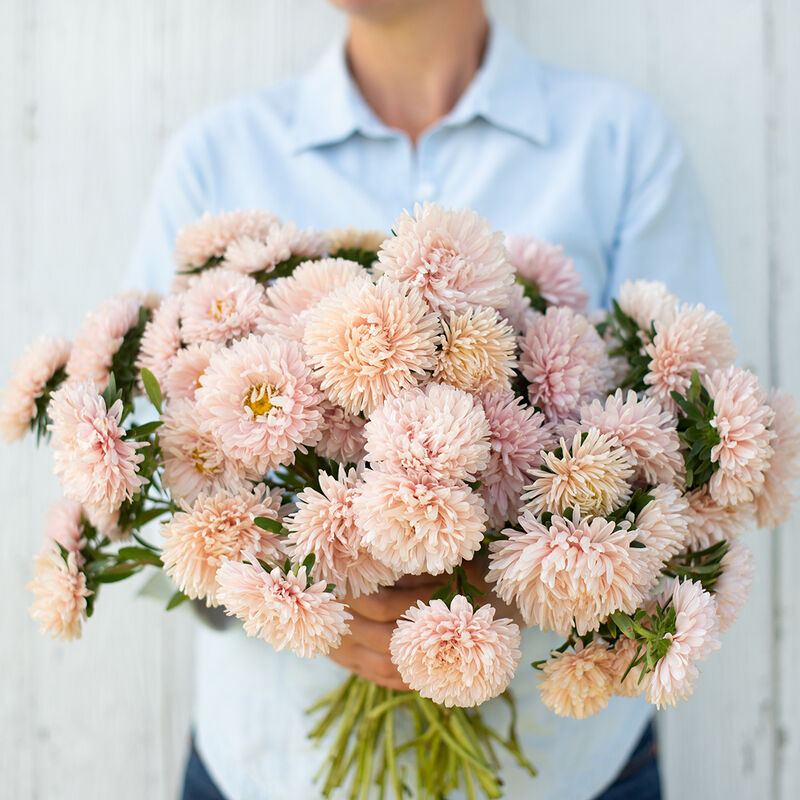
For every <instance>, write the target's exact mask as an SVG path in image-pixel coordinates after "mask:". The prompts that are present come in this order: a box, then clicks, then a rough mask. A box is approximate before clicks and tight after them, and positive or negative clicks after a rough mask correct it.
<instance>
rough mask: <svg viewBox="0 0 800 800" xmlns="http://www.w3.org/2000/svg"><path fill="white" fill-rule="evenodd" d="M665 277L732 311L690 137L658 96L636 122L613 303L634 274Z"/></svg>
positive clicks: (612, 261) (685, 293)
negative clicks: (688, 147)
mask: <svg viewBox="0 0 800 800" xmlns="http://www.w3.org/2000/svg"><path fill="white" fill-rule="evenodd" d="M636 278H646V279H648V280H660V281H663V282H664V283H666V284H667V287H668V288H669V289H670V290H671V291H672V292H674V293H675V294H677V295H678V297H680V299H681V300H683V301H686V302H693V303H696V302H702V303H705V304H706V306H707V307H709V308H710V309H713V310H714V311H717V312H718V313H720V314H721V315H722V316H723V317H725V318H726V319H730V315H729V313H728V305H727V300H726V297H725V291H724V287H723V283H722V279H721V276H720V272H719V267H718V263H717V256H716V252H715V248H714V244H713V240H712V236H711V230H710V226H709V222H708V219H707V215H706V210H705V207H704V205H703V201H702V197H701V194H700V190H699V187H698V185H697V180H696V176H695V174H694V172H693V170H692V167H691V164H690V163H689V160H688V158H687V155H686V151H685V149H684V147H683V144H682V142H681V141H680V139H679V138H678V136H677V134H676V133H675V131H674V130H673V129H672V126H671V125H670V124H669V122H668V121H667V120H666V119H665V117H664V115H663V114H662V113H661V112H660V111H659V110H658V108H656V107H655V106H654V105H653V104H652V103H651V102H650V101H645V102H642V103H640V106H639V108H638V110H637V113H636V114H635V117H634V120H633V126H632V129H631V142H630V147H629V156H628V176H627V182H626V187H625V194H624V199H623V202H622V207H621V211H620V215H619V219H618V223H617V227H616V231H615V235H614V239H613V242H612V246H611V249H610V253H609V278H608V282H607V284H606V289H605V292H604V297H603V305H604V306H606V307H607V306H608V303H609V301H610V298H611V297H614V296H615V295H616V293H617V291H618V289H619V287H620V285H621V284H622V283H623V282H624V281H626V280H628V279H632V280H633V279H636Z"/></svg>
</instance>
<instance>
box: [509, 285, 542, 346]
mask: <svg viewBox="0 0 800 800" xmlns="http://www.w3.org/2000/svg"><path fill="white" fill-rule="evenodd" d="M500 316H501V317H502V318H503V319H504V320H506V321H507V322H508V324H509V325H510V326H511V327H512V328H513V329H514V332H515V333H516V334H517V335H520V334H524V333H525V331H526V330H528V328H530V326H531V325H533V323H534V320H536V319H537V318H538V317H540V316H541V313H540V312H539V311H536V310H535V309H534V308H533V307H532V306H531V301H530V298H529V297H528V296H527V295H526V294H525V288H524V287H523V286H522V284H521V283H514V285H513V286H512V287H511V292H510V295H509V300H508V305H507V306H505V308H501V309H500Z"/></svg>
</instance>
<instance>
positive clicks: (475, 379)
mask: <svg viewBox="0 0 800 800" xmlns="http://www.w3.org/2000/svg"><path fill="white" fill-rule="evenodd" d="M442 328H443V330H444V333H443V334H442V335H441V336H440V337H439V348H440V349H439V353H438V356H437V360H436V367H435V369H434V371H433V377H434V380H437V381H442V382H444V383H449V384H450V385H451V386H456V387H457V388H459V389H464V390H465V391H467V392H477V391H479V390H481V389H509V388H510V387H511V378H512V376H513V374H514V366H515V364H516V360H515V358H514V350H515V341H514V339H515V337H514V330H513V328H512V327H511V326H510V325H509V324H508V323H507V322H506V321H505V320H504V319H503V318H502V317H501V316H500V315H499V314H498V313H497V311H495V310H494V309H493V308H473V309H470V310H469V311H467V312H465V313H464V314H460V315H455V314H451V315H450V318H449V320H445V319H443V320H442Z"/></svg>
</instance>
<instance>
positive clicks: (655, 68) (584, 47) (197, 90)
mask: <svg viewBox="0 0 800 800" xmlns="http://www.w3.org/2000/svg"><path fill="white" fill-rule="evenodd" d="M492 7H493V9H494V10H495V12H496V14H497V15H498V17H499V18H500V19H502V20H504V21H505V22H507V23H509V24H510V25H511V26H512V27H513V29H514V30H515V31H516V33H517V35H519V36H521V37H522V38H523V39H524V40H525V41H526V43H527V44H528V45H529V47H530V48H531V49H532V50H533V51H534V52H535V53H537V54H538V55H539V56H540V57H542V58H544V59H547V60H551V61H555V62H558V63H563V64H566V65H570V66H575V67H578V68H583V69H588V70H592V71H596V72H600V73H604V74H608V75H612V76H615V77H618V78H622V79H624V80H625V81H627V82H629V83H632V84H635V85H637V86H640V87H642V88H645V89H647V90H648V91H650V92H651V93H652V94H653V95H654V96H655V97H656V98H657V99H658V100H659V101H660V102H661V104H662V105H663V106H664V107H665V108H666V110H667V111H668V113H669V114H670V115H671V117H672V118H673V120H674V121H675V122H676V123H677V125H678V127H679V128H680V130H681V131H682V133H683V135H684V137H685V139H686V141H687V142H688V145H689V149H690V151H691V153H692V156H693V158H694V161H695V163H696V166H697V169H698V170H699V173H700V178H701V181H702V184H703V188H704V190H705V193H706V196H707V199H708V203H709V205H710V208H711V212H712V218H713V224H714V228H715V232H716V235H717V239H718V242H719V246H720V252H721V257H722V262H723V264H724V269H725V276H726V282H727V286H728V289H729V291H730V293H731V296H732V300H733V305H734V311H735V317H736V319H735V322H736V324H737V326H738V334H739V339H740V342H741V351H742V360H743V362H744V363H745V364H746V365H747V366H751V367H754V368H755V369H757V371H758V372H759V374H760V375H761V376H762V378H764V379H768V380H771V381H773V382H779V383H781V384H782V385H783V386H784V387H785V388H787V389H789V390H792V391H794V392H795V393H798V394H800V357H799V356H800V350H799V347H798V338H799V337H800V323H799V322H798V319H799V318H800V314H798V311H797V309H798V308H800V272H799V271H798V263H800V223H798V219H800V148H798V142H800V3H797V2H793V1H792V0H701V1H700V2H698V0H660V1H659V0H604V1H603V2H599V0H531V1H530V2H525V0H505V1H504V2H494V3H492ZM341 23H342V20H341V18H340V17H339V16H338V15H336V14H335V13H334V12H332V11H331V10H330V9H329V8H328V7H327V5H326V4H325V3H324V2H323V1H322V0H292V2H289V0H227V1H226V0H115V2H113V3H109V2H107V1H105V0H1V1H0V274H2V292H0V298H1V302H2V313H1V314H0V380H2V381H3V382H4V381H5V379H6V376H7V372H8V365H9V363H10V362H11V361H12V360H13V358H15V357H16V356H17V354H18V353H19V352H20V350H21V348H22V346H23V344H24V343H25V342H27V341H28V340H30V339H32V338H33V337H34V336H35V335H37V334H38V333H40V332H41V331H43V330H44V331H46V332H49V333H53V334H62V335H71V333H72V332H73V331H74V330H75V327H76V326H77V324H78V322H79V320H80V318H81V316H82V315H83V313H84V312H85V311H86V310H87V309H88V308H90V307H91V306H93V305H94V304H95V303H97V302H99V301H100V300H101V299H102V298H103V297H104V296H105V295H107V294H108V293H110V292H111V291H113V290H115V289H116V287H117V286H118V285H119V282H120V280H121V278H122V275H123V273H124V269H125V263H126V259H127V256H128V253H129V252H130V248H131V245H132V240H133V237H134V235H135V231H136V228H137V224H138V215H139V213H140V211H141V209H142V206H143V203H144V199H145V196H146V193H147V191H148V188H149V182H150V177H151V175H152V172H153V170H154V168H155V165H156V163H157V160H158V158H159V154H160V151H161V149H162V146H163V144H164V141H165V137H167V136H168V135H169V134H170V133H171V132H173V131H174V130H175V129H176V128H177V127H178V126H179V125H180V124H181V123H182V122H183V121H184V120H185V119H187V117H189V116H190V115H191V114H193V113H194V112H196V111H198V110H199V109H201V108H203V107H204V106H206V105H207V104H209V103H212V102H215V101H217V100H221V99H223V98H225V97H226V96H228V95H231V94H233V93H236V92H239V91H242V90H247V89H252V88H255V87H259V86H262V85H264V84H266V83H268V82H270V81H272V80H274V79H276V78H278V77H282V76H284V75H287V74H289V73H291V72H293V71H296V70H298V69H301V68H303V67H304V66H305V65H307V64H308V63H310V61H311V60H312V59H313V58H314V56H315V54H316V53H317V52H318V51H319V50H320V48H321V47H323V46H324V44H325V43H326V42H327V41H328V39H329V37H330V36H332V35H333V33H334V32H335V31H337V30H339V29H340V28H341ZM0 461H1V462H2V472H0V509H2V520H3V524H2V528H3V530H2V531H0V565H2V569H3V572H2V575H3V581H2V582H3V600H4V603H3V607H2V611H1V612H0V642H2V645H0V797H2V798H9V799H10V798H13V799H14V800H25V799H26V798H43V799H45V800H50V798H58V799H59V800H60V799H61V798H63V799H64V800H71V798H83V799H84V800H105V798H109V797H115V798H117V799H118V800H129V799H130V800H134V798H135V799H136V800H139V799H140V798H143V797H147V798H172V797H175V793H176V791H177V786H178V781H179V773H180V769H181V767H182V759H183V752H184V746H185V743H186V737H187V730H188V720H189V706H190V696H191V683H192V678H191V674H192V673H191V661H192V654H191V637H190V635H189V634H190V631H189V624H188V620H187V618H186V617H185V616H182V615H180V614H177V615H176V616H172V617H169V616H165V615H164V613H163V612H162V611H161V609H160V608H159V607H158V606H156V605H155V604H153V603H149V602H147V601H142V600H138V601H137V602H134V598H133V590H132V588H128V587H126V586H119V587H109V591H106V592H104V595H105V596H104V597H103V598H102V602H101V603H100V605H99V611H98V613H97V615H96V617H95V618H94V619H93V620H92V622H91V624H90V625H89V626H88V628H87V630H86V634H85V636H84V638H83V639H82V640H81V641H80V642H78V643H74V644H72V645H60V644H56V643H53V642H52V641H50V640H49V639H45V638H43V637H41V636H40V635H39V634H38V633H37V632H36V630H35V628H34V625H33V624H32V623H31V621H30V620H29V619H28V616H27V606H28V602H29V596H28V593H27V592H26V591H25V589H24V586H25V583H26V581H27V580H28V577H29V571H30V559H31V556H32V554H33V552H34V551H35V549H36V548H37V547H38V546H39V541H40V536H41V533H40V531H41V527H42V520H43V515H44V512H45V509H46V507H47V505H48V503H49V502H50V500H51V499H53V498H54V497H55V496H56V487H55V483H54V480H53V479H52V477H51V476H50V474H49V460H48V457H47V454H46V453H44V452H43V453H38V454H35V453H32V452H31V449H30V446H29V443H28V444H25V445H23V446H14V447H11V448H4V449H2V450H0ZM751 544H752V546H753V549H754V550H755V553H756V558H757V562H758V572H757V577H756V586H755V590H754V593H753V597H752V600H751V602H750V605H749V606H748V608H747V610H746V612H745V613H744V614H743V616H742V618H741V619H740V621H739V623H738V624H737V625H736V627H735V628H734V629H733V630H732V631H731V632H730V633H729V634H727V636H726V642H725V647H724V649H723V651H722V653H720V654H717V656H716V657H715V658H714V659H713V660H712V661H711V662H710V663H709V664H708V665H707V667H706V668H705V670H704V674H703V676H702V679H701V680H700V682H699V685H698V687H697V692H696V697H695V698H694V699H693V701H692V702H691V703H687V704H684V705H682V706H681V707H680V708H679V709H678V710H676V711H674V712H669V713H666V714H664V715H663V716H662V718H661V719H662V730H663V733H664V749H665V751H666V756H665V760H664V767H665V774H666V778H667V787H668V797H669V798H679V797H681V798H682V797H689V798H695V797H705V798H768V799H769V800H778V799H780V800H791V799H792V798H797V797H800V684H798V682H797V680H796V675H797V664H798V661H800V633H799V632H798V630H799V628H798V626H797V625H796V624H795V618H796V616H797V615H798V613H800V589H798V581H797V580H796V578H795V573H796V567H795V564H797V563H798V562H795V561H794V560H793V559H795V558H797V559H798V560H800V516H798V519H797V520H796V521H795V522H794V523H793V525H792V526H787V528H786V529H785V530H783V531H781V532H779V533H778V534H776V535H773V536H769V535H766V534H759V535H758V536H753V537H751Z"/></svg>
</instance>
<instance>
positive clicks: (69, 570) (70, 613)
mask: <svg viewBox="0 0 800 800" xmlns="http://www.w3.org/2000/svg"><path fill="white" fill-rule="evenodd" d="M26 588H27V589H28V590H29V591H31V592H33V596H34V601H33V603H32V604H31V610H30V614H31V618H32V619H34V620H37V621H38V622H39V623H40V625H41V630H42V633H49V634H50V635H51V636H52V637H53V638H54V639H62V640H64V641H71V640H73V639H78V638H80V635H81V626H82V623H83V621H84V620H85V619H86V598H87V597H89V596H90V595H91V594H92V592H91V591H89V589H87V588H86V576H85V575H84V574H83V572H81V571H80V569H79V567H78V554H77V553H75V552H71V553H69V555H68V556H67V560H66V561H65V560H64V558H63V556H62V555H61V552H60V551H59V549H58V546H57V545H56V543H55V542H53V541H48V542H47V544H46V545H45V547H44V549H43V550H42V552H41V553H39V554H38V555H37V556H36V558H35V560H34V574H33V580H32V581H31V582H30V583H29V584H28V585H27V587H26Z"/></svg>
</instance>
